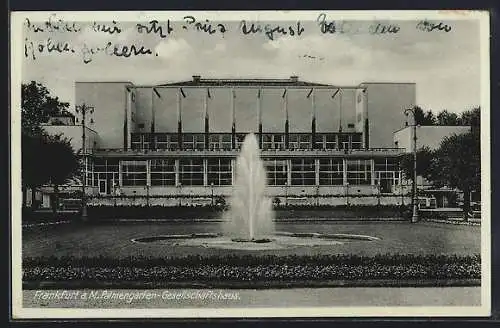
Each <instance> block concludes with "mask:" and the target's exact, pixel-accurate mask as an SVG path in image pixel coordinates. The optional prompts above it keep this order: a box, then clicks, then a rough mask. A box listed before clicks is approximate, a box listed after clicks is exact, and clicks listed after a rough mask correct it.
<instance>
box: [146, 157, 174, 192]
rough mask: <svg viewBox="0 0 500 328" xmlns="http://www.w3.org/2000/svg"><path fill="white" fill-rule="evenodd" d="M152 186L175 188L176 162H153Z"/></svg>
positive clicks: (168, 160) (154, 160)
mask: <svg viewBox="0 0 500 328" xmlns="http://www.w3.org/2000/svg"><path fill="white" fill-rule="evenodd" d="M151 185H152V186H175V160H174V159H153V160H151Z"/></svg>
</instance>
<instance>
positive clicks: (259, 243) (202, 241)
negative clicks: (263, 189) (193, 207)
mask: <svg viewBox="0 0 500 328" xmlns="http://www.w3.org/2000/svg"><path fill="white" fill-rule="evenodd" d="M377 240H380V239H379V238H377V237H374V236H367V235H354V234H353V235H351V234H322V233H317V232H297V233H295V232H283V231H281V232H276V233H275V234H273V235H270V236H266V237H262V238H258V239H243V238H231V237H227V236H222V235H220V234H217V233H194V234H186V235H162V236H151V237H142V238H134V239H132V242H135V243H148V244H158V245H169V246H190V247H203V248H221V249H233V250H246V251H259V250H274V249H288V248H293V247H304V246H308V247H320V246H331V245H341V244H344V243H346V242H349V241H367V242H374V241H377Z"/></svg>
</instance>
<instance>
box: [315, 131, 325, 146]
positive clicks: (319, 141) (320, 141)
mask: <svg viewBox="0 0 500 328" xmlns="http://www.w3.org/2000/svg"><path fill="white" fill-rule="evenodd" d="M314 145H315V147H316V149H325V136H324V135H321V134H320V135H315V136H314Z"/></svg>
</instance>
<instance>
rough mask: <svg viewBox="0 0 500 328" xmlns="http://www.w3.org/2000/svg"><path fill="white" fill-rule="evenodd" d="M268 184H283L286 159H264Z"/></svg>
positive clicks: (285, 173)
mask: <svg viewBox="0 0 500 328" xmlns="http://www.w3.org/2000/svg"><path fill="white" fill-rule="evenodd" d="M264 163H265V167H266V172H267V184H268V185H269V186H284V185H286V182H287V180H288V179H287V166H288V165H287V161H286V160H279V159H271V160H266V161H264Z"/></svg>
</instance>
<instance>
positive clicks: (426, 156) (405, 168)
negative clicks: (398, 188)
mask: <svg viewBox="0 0 500 328" xmlns="http://www.w3.org/2000/svg"><path fill="white" fill-rule="evenodd" d="M413 158H414V155H413V153H407V154H404V155H403V157H402V158H401V162H400V165H401V170H402V172H403V174H404V175H405V177H406V178H408V179H411V180H412V181H413ZM433 158H434V152H433V151H432V150H431V149H430V148H429V147H427V146H425V147H422V148H420V149H419V150H418V151H417V175H419V176H424V177H427V176H428V174H429V172H430V169H431V163H432V160H433Z"/></svg>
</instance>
